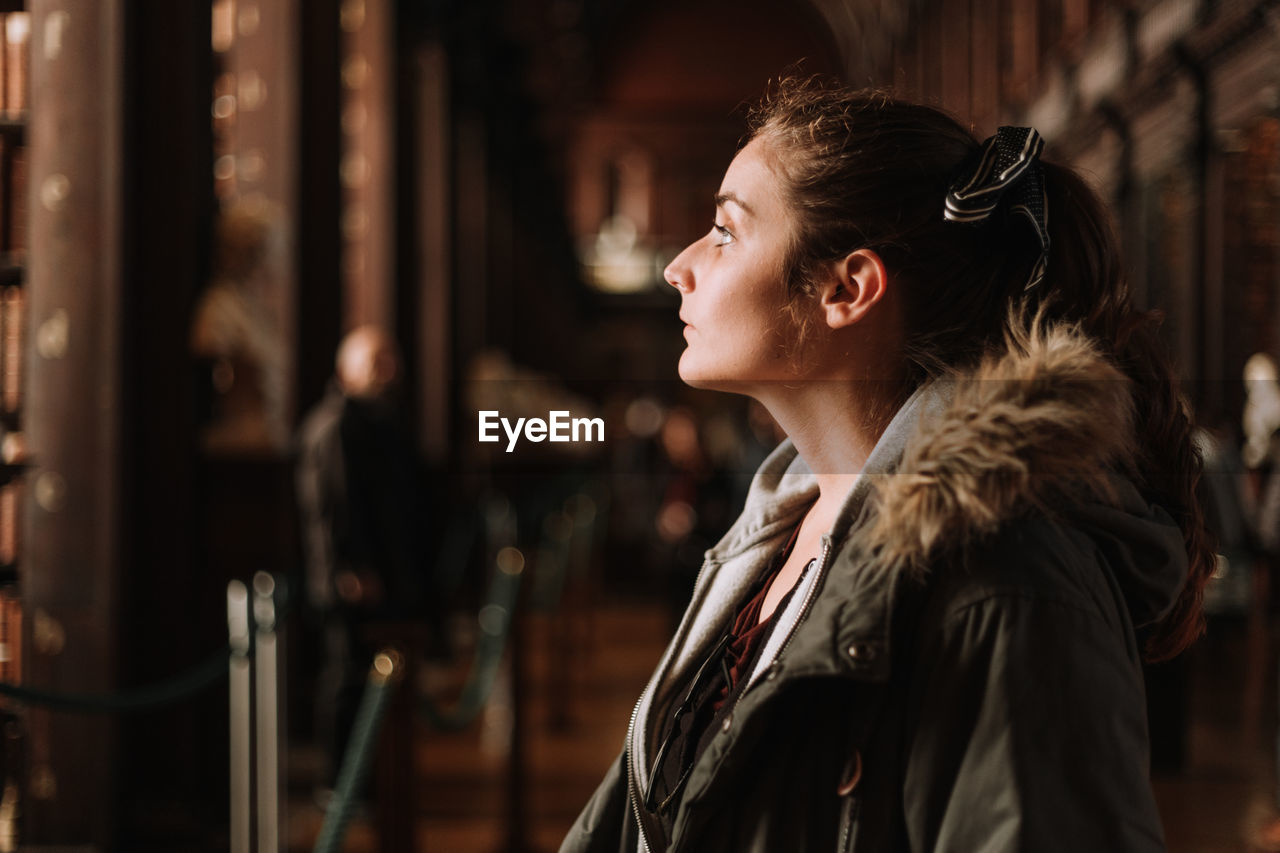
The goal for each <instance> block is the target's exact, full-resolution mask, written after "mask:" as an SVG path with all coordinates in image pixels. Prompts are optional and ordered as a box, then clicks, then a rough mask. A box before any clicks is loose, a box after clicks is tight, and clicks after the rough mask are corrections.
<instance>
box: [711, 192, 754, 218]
mask: <svg viewBox="0 0 1280 853" xmlns="http://www.w3.org/2000/svg"><path fill="white" fill-rule="evenodd" d="M730 201H731V202H733V203H734V204H736V205H737V206H738V207H740V208H742V211H743V212H744V213H746V214H747V215H748V216H750V215H752V211H751V207H750V206H749V205H747V203H746V202H744V201H743V200H742V199H740V198H738V196H737V195H736V194H735V193H733V192H732V191H728V192H722V193H716V207H724V205H725V203H726V202H730Z"/></svg>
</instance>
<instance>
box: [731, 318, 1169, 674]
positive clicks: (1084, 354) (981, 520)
mask: <svg viewBox="0 0 1280 853" xmlns="http://www.w3.org/2000/svg"><path fill="white" fill-rule="evenodd" d="M1012 329H1013V331H1011V332H1010V334H1009V336H1008V339H1007V340H1006V348H1005V349H1004V350H1002V351H1000V352H999V353H996V354H993V355H991V356H989V357H988V358H986V359H985V360H983V361H982V362H981V363H980V364H979V365H978V366H977V367H976V368H975V369H974V370H972V371H970V372H967V373H963V374H957V375H954V376H951V377H948V378H946V379H944V380H936V381H934V382H932V383H929V384H927V385H925V386H923V387H921V388H920V389H918V390H917V391H916V392H915V393H914V394H913V395H912V396H911V398H910V399H908V401H907V402H906V403H905V404H904V405H903V407H902V408H901V409H900V410H899V411H898V413H897V415H895V417H894V419H893V420H892V421H891V422H890V424H889V427H888V428H887V429H886V430H885V432H884V434H883V435H882V436H881V438H880V440H879V442H878V443H877V445H876V447H875V449H874V450H873V451H872V454H871V456H870V457H869V458H868V461H867V464H866V466H865V467H864V469H863V472H862V475H861V476H860V477H859V478H858V480H857V482H856V484H855V485H854V487H853V489H852V490H851V492H850V494H849V496H848V497H847V498H846V500H845V503H844V507H843V510H842V511H841V513H840V515H839V517H838V520H837V521H836V523H835V525H834V526H833V528H832V530H831V532H830V534H829V536H830V539H829V542H828V544H829V546H831V547H832V553H833V554H834V557H833V558H832V560H831V564H830V565H829V566H828V567H827V570H826V572H825V574H824V576H823V578H822V579H821V581H820V582H821V583H822V588H821V590H820V591H819V593H818V596H817V598H816V599H815V601H814V605H813V608H812V610H811V611H810V613H809V615H808V617H807V618H806V619H805V622H804V623H803V624H801V625H800V626H799V627H798V628H797V629H796V632H795V635H794V637H793V639H792V646H791V649H792V651H791V652H789V653H788V655H787V657H788V659H789V660H788V663H787V666H788V673H789V674H791V675H796V674H806V675H818V674H824V673H831V674H837V673H839V674H847V675H853V676H856V677H859V678H864V679H869V680H882V679H885V678H887V677H888V673H889V668H890V651H891V649H890V639H891V635H892V627H893V626H892V617H893V615H894V613H895V612H896V611H897V610H898V608H899V604H900V601H901V597H902V595H903V594H904V593H905V592H906V591H907V590H909V589H911V588H913V587H918V586H919V583H918V582H919V581H920V580H922V579H923V578H924V576H925V575H926V574H927V572H928V568H929V566H930V565H931V564H933V563H934V562H935V561H936V560H937V559H938V558H939V557H940V556H942V555H944V554H946V553H949V552H955V551H959V550H963V549H964V548H966V547H968V546H969V545H971V544H973V543H975V542H977V541H979V540H981V539H983V538H986V537H988V536H990V535H991V534H993V533H994V532H996V531H997V530H998V529H1000V527H1001V526H1002V525H1004V524H1005V523H1006V522H1008V521H1010V520H1011V519H1013V518H1015V517H1018V516H1020V515H1024V514H1026V513H1027V512H1028V511H1029V510H1034V509H1036V508H1040V509H1044V508H1048V507H1050V506H1052V507H1055V508H1060V507H1063V506H1069V507H1073V508H1074V509H1075V512H1076V515H1077V516H1078V518H1079V520H1080V521H1085V522H1088V525H1087V526H1086V529H1087V530H1088V532H1090V534H1091V535H1094V536H1095V537H1099V536H1106V537H1110V538H1111V539H1115V540H1121V543H1120V550H1121V551H1122V552H1123V551H1124V544H1125V541H1124V540H1127V541H1130V542H1132V543H1134V548H1133V549H1132V550H1133V552H1134V555H1135V556H1136V555H1138V554H1139V552H1141V555H1142V559H1137V560H1131V561H1130V563H1131V565H1130V566H1129V568H1133V569H1135V570H1138V571H1141V572H1142V574H1140V575H1138V576H1136V577H1135V578H1133V579H1132V583H1129V584H1128V586H1127V587H1126V589H1125V594H1126V600H1127V603H1128V605H1129V607H1130V610H1131V613H1132V615H1133V617H1134V622H1135V624H1139V625H1140V624H1142V623H1144V622H1149V621H1154V620H1156V619H1158V618H1160V617H1162V616H1163V615H1164V614H1165V613H1167V612H1168V610H1169V608H1170V607H1171V606H1172V603H1173V601H1174V599H1175V598H1176V596H1177V593H1178V591H1179V590H1180V587H1181V582H1182V579H1183V578H1184V577H1185V574H1186V566H1187V562H1186V560H1187V558H1186V553H1185V548H1184V546H1183V544H1182V537H1181V532H1180V530H1179V529H1178V528H1177V526H1176V524H1174V522H1173V521H1172V519H1171V518H1170V517H1169V516H1168V515H1167V514H1166V513H1165V512H1164V511H1163V510H1162V509H1160V508H1159V507H1153V506H1152V505H1150V504H1149V503H1148V502H1147V501H1146V500H1145V499H1143V498H1142V497H1141V496H1140V495H1139V494H1138V492H1137V490H1136V489H1135V488H1134V487H1133V485H1132V483H1131V482H1130V481H1129V480H1128V479H1127V478H1126V477H1125V476H1124V475H1123V474H1122V473H1121V472H1122V471H1123V470H1124V466H1125V465H1126V464H1127V463H1126V460H1127V459H1129V458H1131V456H1132V445H1133V440H1134V439H1133V433H1134V430H1133V411H1132V409H1133V402H1132V392H1131V387H1130V383H1129V380H1128V378H1127V377H1126V376H1125V375H1124V374H1123V373H1122V372H1121V371H1120V370H1119V369H1118V368H1116V367H1115V366H1114V365H1113V364H1112V363H1111V362H1110V361H1109V360H1108V359H1107V358H1106V357H1105V356H1104V355H1103V354H1102V353H1101V352H1100V351H1099V349H1098V347H1097V345H1096V344H1095V343H1094V342H1093V340H1092V339H1091V338H1090V337H1088V336H1087V335H1086V334H1085V333H1084V332H1082V331H1081V330H1080V329H1079V328H1078V327H1076V326H1073V325H1065V324H1060V325H1047V324H1044V323H1041V322H1039V321H1038V320H1032V321H1030V322H1028V323H1025V324H1019V323H1013V324H1012ZM817 494H818V488H817V482H816V479H815V477H814V476H813V474H812V472H810V471H809V469H808V466H807V465H806V464H805V462H804V460H803V459H801V458H800V457H799V455H798V453H797V451H796V449H795V446H794V445H793V444H792V443H791V442H790V441H789V440H788V441H784V442H783V443H782V444H781V445H780V446H779V447H778V448H777V449H776V450H775V451H774V452H773V453H772V454H771V455H770V457H769V458H768V459H766V460H765V462H764V464H763V465H762V466H761V467H760V470H759V471H758V472H757V474H756V477H755V479H754V480H753V483H752V488H751V491H750V493H749V496H748V499H747V502H746V506H745V509H744V511H743V514H742V516H741V517H740V518H739V520H738V521H737V523H735V524H734V526H733V527H732V528H731V529H730V530H729V532H728V533H727V534H726V535H725V537H724V538H723V539H722V540H721V542H720V543H719V544H718V545H717V546H716V547H715V548H713V549H712V550H711V551H709V552H708V553H707V557H708V560H709V562H713V563H714V562H726V561H728V560H730V559H731V558H732V557H734V556H735V555H738V554H741V553H742V552H744V551H747V550H748V549H750V548H752V547H758V546H759V545H760V543H761V542H762V541H765V540H768V539H769V538H770V537H775V536H777V535H778V531H779V530H782V529H786V528H787V527H789V526H790V524H794V522H795V520H796V519H798V518H799V516H800V514H801V513H802V512H803V511H804V510H805V509H806V508H807V507H808V506H809V505H810V504H811V503H812V502H813V501H814V500H815V499H816V498H817ZM1099 518H1105V519H1108V521H1107V523H1106V525H1105V530H1103V529H1101V527H1100V526H1099V523H1098V519H1099ZM1113 544H1114V543H1113ZM1140 563H1146V565H1147V566H1149V567H1150V568H1147V569H1144V568H1143V567H1142V566H1140V565H1139V564H1140ZM1126 580H1127V579H1126V578H1125V577H1122V578H1120V583H1121V586H1122V587H1123V586H1126ZM1131 590H1132V594H1131ZM855 603H856V604H855Z"/></svg>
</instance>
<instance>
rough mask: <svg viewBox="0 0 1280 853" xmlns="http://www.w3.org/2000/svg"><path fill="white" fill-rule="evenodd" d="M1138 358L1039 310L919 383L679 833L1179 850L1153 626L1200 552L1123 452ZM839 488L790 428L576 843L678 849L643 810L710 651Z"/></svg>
mask: <svg viewBox="0 0 1280 853" xmlns="http://www.w3.org/2000/svg"><path fill="white" fill-rule="evenodd" d="M1133 418H1134V414H1133V412H1132V402H1131V394H1130V387H1129V384H1128V382H1127V380H1126V379H1125V378H1124V376H1123V374H1121V373H1120V372H1119V371H1118V370H1116V369H1115V368H1114V367H1113V366H1112V365H1111V364H1110V363H1109V362H1108V361H1107V360H1106V359H1105V358H1103V357H1102V356H1101V355H1100V354H1099V353H1098V351H1097V350H1096V348H1095V346H1094V345H1093V344H1092V343H1091V342H1090V341H1089V339H1088V338H1086V337H1085V336H1084V335H1082V334H1081V333H1080V332H1079V331H1078V330H1076V329H1074V328H1071V327H1050V328H1045V327H1041V326H1037V325H1032V326H1031V327H1030V328H1029V329H1027V330H1025V331H1024V332H1023V333H1021V334H1018V335H1014V336H1012V337H1011V340H1010V341H1009V348H1008V350H1007V351H1006V352H1004V353H1002V354H1001V355H999V356H996V357H992V358H989V359H988V360H986V361H985V362H984V363H983V364H982V365H981V366H980V367H979V368H977V369H976V370H974V371H973V372H971V373H969V374H967V375H964V376H959V377H956V378H955V379H954V380H948V381H946V382H941V381H938V382H934V383H932V384H930V385H927V386H925V387H923V388H921V389H920V390H919V391H917V392H916V393H915V394H914V395H913V396H912V397H911V399H910V400H908V402H907V403H906V404H905V405H904V406H903V407H902V409H901V410H900V411H899V412H898V413H897V415H896V416H895V418H894V419H893V421H892V422H891V423H890V425H889V427H888V428H887V429H886V431H885V432H884V434H883V436H882V437H881V439H880V441H879V443H878V444H877V445H876V448H875V450H874V451H873V453H872V455H871V457H870V459H869V460H868V462H867V464H866V466H865V467H864V469H863V472H862V475H861V476H860V478H859V480H858V482H857V484H856V485H855V487H854V489H853V491H852V492H851V493H850V495H849V497H848V499H847V501H846V503H845V508H844V512H842V514H841V516H840V520H839V521H838V522H837V523H836V525H835V526H834V527H833V528H832V530H831V532H830V534H829V535H828V536H827V537H825V539H824V550H823V554H822V556H821V558H820V560H819V563H818V564H817V569H816V571H810V572H808V573H806V575H805V577H804V578H803V579H802V581H801V582H800V584H799V585H798V586H797V589H796V592H795V594H794V595H793V596H792V597H791V600H790V602H789V603H788V605H787V607H786V608H785V610H784V612H782V613H781V614H780V615H779V624H778V627H777V628H776V629H775V630H774V632H773V635H772V636H771V638H770V640H769V641H768V644H767V645H766V648H765V650H764V652H763V653H762V655H761V660H760V663H759V665H758V666H757V667H756V668H755V669H754V670H753V671H752V672H751V674H750V676H749V678H750V681H749V682H748V687H747V688H746V689H745V690H744V691H743V693H742V694H741V697H740V698H739V699H738V701H737V704H736V705H735V706H734V707H733V708H732V711H731V714H730V715H729V716H728V718H727V719H726V720H725V721H724V724H723V726H722V727H721V730H720V731H719V732H718V733H717V734H716V735H715V737H714V739H713V740H712V742H711V744H710V745H709V746H708V747H707V748H706V749H705V750H704V752H703V753H702V754H701V755H700V756H699V757H698V760H697V762H696V763H695V765H694V768H693V771H692V774H691V776H690V779H689V782H688V783H687V786H686V788H685V790H684V793H683V798H682V801H681V803H680V805H679V809H678V812H677V813H676V817H675V822H674V827H673V831H672V841H671V844H670V847H669V848H667V849H669V850H671V851H681V853H685V852H686V851H687V853H730V852H731V851H732V853H805V852H806V851H860V852H861V853H870V851H877V853H879V851H946V852H947V853H996V851H1036V853H1054V851H1063V853H1066V851H1072V852H1073V853H1075V852H1076V851H1090V852H1091V853H1095V852H1096V851H1158V850H1163V849H1164V844H1163V839H1162V833H1161V827H1160V821H1159V816H1158V814H1157V812H1156V808H1155V803H1154V800H1153V796H1152V792H1151V787H1150V783H1149V779H1148V741H1147V729H1146V709H1145V701H1144V692H1143V681H1142V672H1141V667H1140V648H1139V642H1138V639H1137V630H1138V629H1140V628H1141V627H1143V626H1145V625H1150V624H1152V623H1154V622H1156V621H1158V620H1159V619H1160V618H1161V617H1162V616H1163V615H1164V614H1165V613H1166V612H1167V611H1168V610H1169V608H1170V607H1171V605H1172V603H1173V601H1174V600H1175V598H1176V596H1177V594H1178V592H1179V590H1180V588H1181V586H1182V583H1183V580H1184V578H1185V575H1186V570H1187V555H1186V550H1185V546H1184V542H1183V536H1182V533H1181V531H1180V529H1179V528H1178V526H1177V525H1176V524H1175V523H1174V522H1173V520H1172V519H1171V518H1170V517H1169V515H1168V514H1167V513H1166V512H1165V511H1164V510H1163V509H1161V508H1160V507H1158V506H1153V505H1151V504H1150V503H1148V501H1147V500H1145V499H1144V498H1143V496H1142V495H1141V494H1140V492H1139V490H1138V489H1137V488H1136V487H1135V486H1134V485H1133V482H1132V479H1131V478H1130V477H1128V476H1126V475H1125V474H1124V471H1125V470H1126V460H1127V459H1129V458H1132V457H1131V454H1132V452H1133V450H1132V441H1133ZM816 496H817V484H816V482H815V479H814V477H813V475H812V473H810V472H809V471H808V469H807V468H806V466H805V464H804V461H803V460H802V459H800V458H799V457H798V455H797V454H796V451H795V448H794V447H793V446H792V445H791V443H790V442H789V441H788V442H784V443H783V444H782V445H781V446H780V447H779V448H778V449H777V450H776V451H774V453H773V454H772V455H771V456H770V457H769V459H767V460H766V461H765V462H764V464H763V465H762V466H761V468H760V470H759V472H758V473H757V474H756V477H755V480H754V482H753V485H752V489H751V492H750V495H749V497H748V499H747V503H746V507H745V509H744V512H743V514H742V516H741V517H740V518H739V519H738V521H737V522H736V523H735V524H734V526H733V527H732V528H731V529H730V530H729V532H728V533H727V534H726V535H725V537H724V539H723V540H722V541H721V542H720V543H719V544H718V545H717V546H716V547H715V548H713V549H711V550H710V551H708V552H707V555H706V562H705V564H704V567H703V569H702V572H701V573H700V575H699V577H698V581H697V583H696V585H695V590H694V593H693V598H692V601H691V603H690V606H689V609H688V612H687V613H686V615H685V618H684V620H683V622H682V624H681V626H680V628H679V629H678V631H677V632H676V635H675V637H674V638H673V640H672V642H671V644H670V646H669V647H668V649H667V651H666V653H665V655H664V656H663V659H662V660H661V662H660V663H659V665H658V668H657V670H656V671H655V673H654V675H653V677H652V679H651V681H650V683H649V685H648V687H647V688H646V689H645V691H644V693H643V694H642V696H641V699H640V701H639V703H638V704H637V707H636V711H635V713H634V714H633V718H632V722H631V726H630V730H629V733H628V737H627V742H626V744H625V745H624V748H623V751H622V755H621V756H620V757H619V758H618V759H617V760H616V761H615V762H614V764H613V765H612V766H611V767H610V769H609V771H608V773H607V775H606V776H605V779H604V781H603V782H602V783H601V785H600V787H599V789H598V790H597V792H596V794H595V795H594V797H593V798H592V799H591V801H590V802H589V803H588V804H587V806H586V808H585V809H584V810H583V812H582V814H581V815H580V817H579V818H578V820H577V822H576V824H575V825H574V827H573V829H572V830H571V832H570V833H569V835H568V836H567V837H566V838H565V840H564V843H563V845H562V847H561V848H560V849H561V853H636V851H641V853H658V851H657V850H650V849H649V846H648V844H649V841H648V839H649V838H651V837H653V834H652V832H646V831H645V830H644V829H642V825H643V824H645V823H647V821H649V820H650V819H651V818H649V816H648V814H647V812H646V811H645V810H644V809H643V808H642V807H641V806H640V803H642V802H643V799H644V798H643V792H644V791H645V790H646V787H647V785H648V773H649V769H650V767H649V763H650V762H651V761H652V756H653V754H654V752H655V750H656V746H657V743H656V742H657V739H658V737H659V736H660V732H661V730H662V721H663V720H665V718H666V714H667V713H668V712H669V711H670V708H671V706H672V704H673V702H674V701H676V699H675V697H676V695H677V694H678V693H679V691H680V688H681V687H682V685H684V684H686V683H687V680H688V678H689V675H690V672H691V669H692V668H694V667H696V666H697V665H698V664H699V663H701V661H702V659H703V657H704V656H705V654H706V651H707V649H708V647H709V646H710V644H711V643H712V642H713V641H714V640H715V639H716V638H717V637H718V636H719V635H720V633H721V632H722V631H723V630H724V627H725V625H726V624H727V623H728V622H729V621H730V620H732V618H733V616H734V613H735V612H736V610H737V607H738V606H739V605H740V604H741V600H742V595H743V593H744V591H745V590H746V589H747V588H748V587H749V585H750V583H751V582H752V581H753V580H754V579H755V578H756V577H757V576H758V575H759V573H760V571H761V570H762V569H763V568H764V567H765V566H766V565H767V563H768V561H769V557H770V556H771V555H772V554H773V553H775V551H776V550H777V548H778V547H779V546H780V545H781V543H782V542H783V541H784V539H785V537H786V536H787V535H788V534H789V532H790V531H791V529H792V528H793V527H794V526H795V524H797V523H798V521H799V519H800V518H801V516H802V515H803V513H804V512H805V511H806V510H807V508H808V507H809V506H810V505H811V504H812V502H813V500H814V499H815V498H816Z"/></svg>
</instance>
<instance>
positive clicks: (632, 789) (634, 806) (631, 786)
mask: <svg viewBox="0 0 1280 853" xmlns="http://www.w3.org/2000/svg"><path fill="white" fill-rule="evenodd" d="M710 563H711V560H709V559H706V558H704V559H703V560H702V568H700V569H698V575H697V577H695V578H694V579H693V589H694V593H695V595H696V593H697V591H698V588H699V587H700V586H701V584H702V576H703V575H704V574H705V573H706V571H707V566H708V565H709V564H710ZM655 683H656V682H655ZM646 689H647V688H646ZM643 702H644V693H641V694H640V698H639V699H637V700H636V706H635V707H634V708H632V709H631V722H629V723H628V724H627V798H628V799H630V800H631V811H632V814H633V815H634V816H635V819H636V830H637V831H638V832H639V833H640V846H641V847H643V848H644V851H645V853H650V848H649V839H648V838H647V837H646V836H645V834H644V821H642V820H641V819H640V786H639V784H638V783H637V781H636V780H637V778H638V776H637V773H636V765H635V756H634V752H635V750H634V749H632V741H633V740H634V738H635V731H636V718H637V717H639V716H640V705H641V704H642V703H643ZM650 784H653V783H652V780H650Z"/></svg>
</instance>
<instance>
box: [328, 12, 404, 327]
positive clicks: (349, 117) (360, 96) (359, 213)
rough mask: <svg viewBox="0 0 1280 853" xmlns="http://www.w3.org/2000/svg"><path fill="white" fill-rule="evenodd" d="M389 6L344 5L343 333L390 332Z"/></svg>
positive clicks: (392, 74)
mask: <svg viewBox="0 0 1280 853" xmlns="http://www.w3.org/2000/svg"><path fill="white" fill-rule="evenodd" d="M394 21H395V14H394V4H393V2H392V0H343V3H342V7H341V26H342V31H343V40H344V47H343V63H342V90H343V95H344V98H343V108H342V131H343V137H342V139H343V145H342V166H341V175H342V186H343V212H342V246H343V259H342V270H343V281H344V292H345V296H346V309H345V312H344V313H345V315H346V322H345V326H346V327H347V328H351V327H354V326H358V325H361V324H364V323H376V324H378V325H381V326H383V327H384V328H386V329H388V330H394V329H395V319H396V318H395V299H394V295H393V294H394V292H395V291H394V280H395V261H394V247H395V224H394V219H393V215H394V210H395V207H394V204H395V192H394V178H395V175H394V172H395V148H394V143H393V129H394V122H395V115H394V112H395V110H394V105H395V93H394V80H395V57H396V43H395V39H394Z"/></svg>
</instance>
